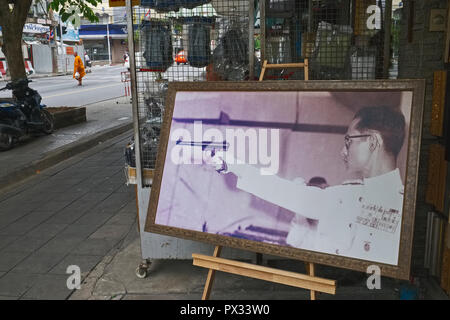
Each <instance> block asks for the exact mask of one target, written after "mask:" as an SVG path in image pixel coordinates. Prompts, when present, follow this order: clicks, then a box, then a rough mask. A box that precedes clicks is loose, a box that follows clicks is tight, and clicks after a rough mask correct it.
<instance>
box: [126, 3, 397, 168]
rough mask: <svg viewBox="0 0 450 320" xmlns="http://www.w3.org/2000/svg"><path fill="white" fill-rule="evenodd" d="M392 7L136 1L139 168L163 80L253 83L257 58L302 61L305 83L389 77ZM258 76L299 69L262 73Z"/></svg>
mask: <svg viewBox="0 0 450 320" xmlns="http://www.w3.org/2000/svg"><path fill="white" fill-rule="evenodd" d="M399 8H401V3H400V1H397V0H164V1H163V0H141V6H136V7H133V24H134V26H135V31H134V38H135V47H136V50H135V51H136V52H135V58H136V68H137V90H138V113H139V119H140V120H139V129H140V138H141V163H142V166H143V167H144V168H150V169H153V168H155V160H156V152H157V145H158V142H159V132H160V128H161V123H162V117H163V114H164V106H165V96H166V91H167V87H168V83H169V82H171V81H215V80H226V81H247V80H257V79H258V77H259V73H260V71H261V66H262V62H263V61H264V60H267V62H268V63H271V64H281V63H294V62H303V61H304V59H305V58H307V59H308V61H309V79H311V80H327V79H329V80H344V79H346V80H348V79H350V80H371V79H381V78H396V77H397V73H396V65H397V63H396V59H397V57H398V45H396V43H398V40H397V41H396V39H398V32H399V30H398V29H399V27H398V20H399V19H400V15H399ZM249 35H252V37H251V38H249ZM249 40H250V41H249ZM249 53H250V54H249ZM264 79H268V80H270V79H280V80H283V79H289V80H297V79H300V80H301V79H304V72H303V70H298V69H297V70H296V69H285V70H282V69H270V70H267V72H266V75H265V77H264Z"/></svg>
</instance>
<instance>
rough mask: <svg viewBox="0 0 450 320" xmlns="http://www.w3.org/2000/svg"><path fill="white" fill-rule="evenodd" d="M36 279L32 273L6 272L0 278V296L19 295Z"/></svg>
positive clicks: (36, 276)
mask: <svg viewBox="0 0 450 320" xmlns="http://www.w3.org/2000/svg"><path fill="white" fill-rule="evenodd" d="M37 279H38V275H34V274H33V275H32V274H24V273H12V272H8V273H7V274H6V275H4V276H3V277H1V278H0V296H11V297H20V296H21V295H22V294H24V293H25V292H26V291H27V290H28V289H30V288H31V287H32V285H33V284H34V282H35V281H36V280H37Z"/></svg>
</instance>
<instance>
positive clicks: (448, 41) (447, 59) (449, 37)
mask: <svg viewBox="0 0 450 320" xmlns="http://www.w3.org/2000/svg"><path fill="white" fill-rule="evenodd" d="M444 63H450V4H449V5H448V8H447V31H446V33H445V43H444Z"/></svg>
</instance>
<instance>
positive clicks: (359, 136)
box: [344, 134, 371, 150]
mask: <svg viewBox="0 0 450 320" xmlns="http://www.w3.org/2000/svg"><path fill="white" fill-rule="evenodd" d="M370 136H371V135H370V134H358V135H354V136H349V135H348V134H346V135H345V137H344V143H345V148H346V149H347V150H348V148H350V144H351V142H352V140H351V139H356V138H364V137H370Z"/></svg>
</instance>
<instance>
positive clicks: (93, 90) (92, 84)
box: [0, 65, 125, 107]
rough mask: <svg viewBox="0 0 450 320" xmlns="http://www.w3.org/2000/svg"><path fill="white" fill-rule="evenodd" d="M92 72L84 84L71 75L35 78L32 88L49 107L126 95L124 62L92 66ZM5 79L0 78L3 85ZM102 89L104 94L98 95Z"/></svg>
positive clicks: (5, 95)
mask: <svg viewBox="0 0 450 320" xmlns="http://www.w3.org/2000/svg"><path fill="white" fill-rule="evenodd" d="M91 70H92V72H91V73H88V74H86V76H85V77H84V78H83V86H81V87H79V86H78V85H77V84H78V82H77V81H76V80H75V79H73V78H72V75H68V76H54V77H44V78H34V79H33V77H32V80H33V82H32V83H30V87H31V88H33V89H35V90H37V91H38V92H39V94H40V95H41V96H42V103H43V104H46V105H47V106H48V107H61V106H69V107H79V106H84V105H88V104H92V103H95V102H98V101H103V100H107V99H112V98H117V97H120V96H123V95H124V84H123V83H122V82H121V81H120V72H122V71H125V68H124V67H123V66H122V65H117V66H105V67H100V66H99V67H93V68H92V69H91ZM5 84H6V82H2V81H0V87H4V85H5ZM99 90H100V92H101V94H99ZM11 95H12V93H11V91H2V92H0V97H11Z"/></svg>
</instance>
